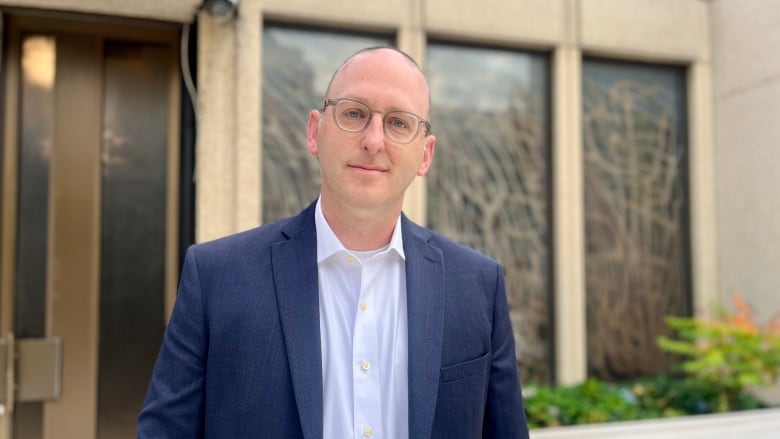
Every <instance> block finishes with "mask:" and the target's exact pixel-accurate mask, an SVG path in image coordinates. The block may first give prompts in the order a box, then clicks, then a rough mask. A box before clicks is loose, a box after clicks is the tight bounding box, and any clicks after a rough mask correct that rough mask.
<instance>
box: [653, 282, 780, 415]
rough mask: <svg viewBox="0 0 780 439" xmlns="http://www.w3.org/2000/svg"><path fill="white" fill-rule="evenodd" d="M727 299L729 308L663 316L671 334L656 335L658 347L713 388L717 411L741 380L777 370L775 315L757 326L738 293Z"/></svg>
mask: <svg viewBox="0 0 780 439" xmlns="http://www.w3.org/2000/svg"><path fill="white" fill-rule="evenodd" d="M733 300H734V305H735V308H736V311H735V312H734V313H733V314H730V313H728V312H727V311H726V310H724V309H722V308H720V309H717V310H716V315H715V317H714V318H710V319H703V318H684V317H667V319H666V323H667V325H668V326H669V327H670V328H671V329H672V331H673V332H674V333H675V334H676V336H677V338H676V339H672V338H668V337H658V345H659V346H660V347H661V349H663V350H664V351H666V352H670V353H674V354H678V355H681V356H682V357H683V358H684V360H683V361H682V362H681V363H680V370H681V371H682V372H683V373H684V374H686V375H687V376H689V377H691V378H695V379H696V380H698V381H700V382H702V383H703V384H704V385H706V386H707V387H708V388H712V389H717V390H718V399H717V404H716V406H715V407H714V410H715V411H718V412H725V411H730V410H733V409H734V407H735V405H736V404H738V398H739V396H740V395H741V394H742V393H743V390H744V389H745V387H746V386H750V385H763V384H771V383H774V382H776V381H777V379H778V376H780V321H778V319H777V318H775V319H773V320H771V321H770V322H769V323H767V324H766V325H764V326H759V325H758V324H757V323H756V322H755V319H754V318H753V313H752V312H751V310H750V308H749V307H748V305H747V304H746V303H745V302H744V301H743V300H742V298H741V297H740V296H739V295H738V294H735V295H734V296H733Z"/></svg>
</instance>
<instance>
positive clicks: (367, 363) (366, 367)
mask: <svg viewBox="0 0 780 439" xmlns="http://www.w3.org/2000/svg"><path fill="white" fill-rule="evenodd" d="M360 368H361V369H363V370H365V371H368V369H370V368H371V364H370V363H369V362H368V361H364V362H363V364H361V365H360Z"/></svg>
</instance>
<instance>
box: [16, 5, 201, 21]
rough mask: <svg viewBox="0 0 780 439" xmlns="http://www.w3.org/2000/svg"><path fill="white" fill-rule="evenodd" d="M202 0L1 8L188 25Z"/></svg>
mask: <svg viewBox="0 0 780 439" xmlns="http://www.w3.org/2000/svg"><path fill="white" fill-rule="evenodd" d="M201 3H202V0H132V1H127V0H0V6H13V7H20V8H30V9H41V10H44V11H47V12H50V11H68V12H81V13H88V14H103V15H114V16H117V15H118V16H125V17H133V18H149V19H154V20H162V21H174V22H179V23H187V22H190V21H192V18H193V17H194V16H195V13H196V11H197V8H198V6H199V5H200V4H201Z"/></svg>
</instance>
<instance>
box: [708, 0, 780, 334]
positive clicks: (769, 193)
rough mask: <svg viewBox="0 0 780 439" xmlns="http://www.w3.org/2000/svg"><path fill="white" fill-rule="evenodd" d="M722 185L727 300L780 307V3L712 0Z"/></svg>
mask: <svg viewBox="0 0 780 439" xmlns="http://www.w3.org/2000/svg"><path fill="white" fill-rule="evenodd" d="M712 28H713V35H712V45H713V53H714V57H713V65H714V72H715V73H714V96H713V103H714V118H715V147H716V151H717V153H716V155H715V159H716V163H717V168H716V169H717V171H716V175H717V179H716V184H715V186H716V191H717V199H718V208H717V218H718V234H717V240H718V243H719V247H720V249H719V252H718V255H719V258H718V263H719V269H720V285H719V288H718V292H719V293H720V294H721V296H722V300H724V301H726V302H727V301H729V300H730V298H729V296H730V294H731V293H733V292H740V293H742V294H743V295H744V296H745V298H746V299H747V301H748V302H749V303H750V304H751V305H752V306H753V308H754V309H755V310H756V312H757V315H758V317H759V318H761V319H766V318H769V317H770V315H772V314H776V313H778V312H780V269H779V267H780V201H778V196H777V188H779V187H780V56H778V53H780V4H778V2H776V1H765V0H718V1H715V2H713V4H712Z"/></svg>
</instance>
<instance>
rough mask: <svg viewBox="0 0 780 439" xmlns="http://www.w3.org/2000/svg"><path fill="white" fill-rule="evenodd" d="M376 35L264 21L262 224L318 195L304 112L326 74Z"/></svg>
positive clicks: (320, 93)
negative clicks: (271, 23)
mask: <svg viewBox="0 0 780 439" xmlns="http://www.w3.org/2000/svg"><path fill="white" fill-rule="evenodd" d="M390 44H392V39H391V38H388V37H381V36H370V35H361V34H354V33H343V32H336V31H329V30H327V31H326V30H312V29H301V28H291V27H283V26H273V25H266V26H265V28H264V31H263V109H262V111H263V222H270V221H273V220H277V219H280V218H283V217H287V216H291V215H295V214H297V213H298V212H300V210H301V209H303V208H304V207H306V206H307V205H308V204H309V203H311V202H312V201H313V200H314V199H315V198H316V197H317V196H318V195H319V187H320V171H319V166H318V165H317V160H316V158H315V157H313V156H311V154H309V152H308V150H307V149H306V121H307V120H308V118H309V111H311V110H312V109H314V108H319V107H320V105H321V104H322V99H323V98H324V97H325V89H326V88H327V86H328V82H329V81H330V78H331V76H332V75H333V73H334V72H335V71H336V69H337V68H338V67H339V66H340V65H341V63H342V62H343V61H344V60H345V59H346V58H347V57H349V56H350V55H352V54H353V53H355V52H357V51H358V50H360V49H363V48H366V47H372V46H387V45H390Z"/></svg>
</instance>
